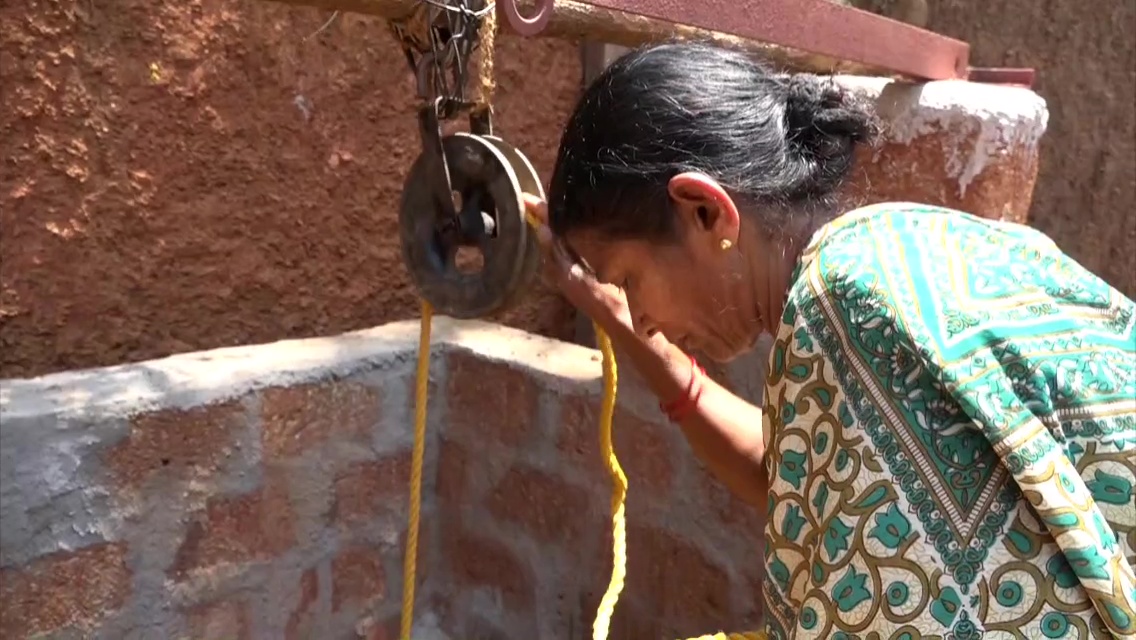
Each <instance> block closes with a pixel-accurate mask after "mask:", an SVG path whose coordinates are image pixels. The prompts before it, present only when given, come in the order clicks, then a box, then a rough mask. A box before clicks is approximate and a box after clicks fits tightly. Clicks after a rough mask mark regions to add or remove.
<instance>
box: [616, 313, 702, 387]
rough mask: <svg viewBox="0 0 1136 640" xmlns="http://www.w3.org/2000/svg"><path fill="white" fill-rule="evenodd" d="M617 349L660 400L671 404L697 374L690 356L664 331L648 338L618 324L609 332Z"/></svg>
mask: <svg viewBox="0 0 1136 640" xmlns="http://www.w3.org/2000/svg"><path fill="white" fill-rule="evenodd" d="M608 337H610V338H611V341H612V343H613V344H614V346H615V348H616V350H617V351H619V352H621V353H622V354H624V355H625V356H626V357H627V358H628V359H629V360H630V361H631V363H632V364H633V365H634V366H635V369H636V370H637V371H638V372H639V375H641V376H642V377H643V379H644V381H645V382H646V383H647V386H648V387H650V389H651V391H653V392H654V394H655V396H656V397H657V398H658V399H659V401H660V402H662V403H671V402H674V401H675V400H677V399H679V398H681V397H682V396H683V395H684V394H686V393H687V390H688V388H689V387H690V382H691V377H692V376H694V375H696V374H697V372H696V371H694V370H693V369H694V366H693V364H692V361H691V357H690V356H688V355H687V354H686V353H684V352H683V350H682V349H679V348H678V347H677V346H675V345H674V344H673V343H671V342H670V341H669V340H667V339H666V338H665V337H664V336H663V334H661V333H656V334H655V335H654V336H652V337H650V338H644V337H643V336H641V335H639V334H637V333H635V331H634V329H632V328H631V327H628V326H626V325H623V324H620V325H617V326H616V327H613V328H612V330H610V331H608Z"/></svg>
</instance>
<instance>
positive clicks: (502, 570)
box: [443, 527, 533, 611]
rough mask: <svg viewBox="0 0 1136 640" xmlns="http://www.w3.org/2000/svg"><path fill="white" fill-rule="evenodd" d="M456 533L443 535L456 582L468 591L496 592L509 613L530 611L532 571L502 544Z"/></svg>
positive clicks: (480, 537)
mask: <svg viewBox="0 0 1136 640" xmlns="http://www.w3.org/2000/svg"><path fill="white" fill-rule="evenodd" d="M454 529H455V527H449V528H446V529H444V531H443V534H444V539H445V546H444V549H445V554H446V556H447V558H448V559H449V563H450V571H451V575H452V576H453V579H454V581H455V582H456V583H457V584H458V585H459V586H462V587H466V588H472V587H478V586H483V587H488V588H491V589H496V590H497V591H499V592H500V593H501V598H502V601H503V602H504V604H505V606H506V607H508V608H509V609H512V610H514V611H531V610H532V607H533V583H532V575H531V572H530V570H529V567H527V566H526V565H525V564H524V563H523V562H522V561H521V560H520V559H519V558H517V556H516V554H514V552H513V551H512V550H511V549H509V548H508V547H506V546H505V545H504V544H503V543H501V542H500V541H497V540H492V539H489V538H485V537H482V536H479V535H476V534H473V533H471V532H469V531H464V530H458V531H454Z"/></svg>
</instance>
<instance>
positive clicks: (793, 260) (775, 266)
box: [746, 231, 808, 336]
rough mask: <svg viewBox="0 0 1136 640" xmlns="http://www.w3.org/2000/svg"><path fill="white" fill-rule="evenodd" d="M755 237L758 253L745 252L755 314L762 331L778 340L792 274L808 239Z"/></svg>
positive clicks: (795, 236)
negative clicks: (776, 336)
mask: <svg viewBox="0 0 1136 640" xmlns="http://www.w3.org/2000/svg"><path fill="white" fill-rule="evenodd" d="M754 233H755V235H757V236H758V237H757V238H755V239H754V240H753V242H752V243H751V244H750V246H753V247H754V248H755V249H756V250H755V251H748V252H746V259H747V262H748V268H749V272H750V281H751V282H752V283H753V285H754V287H753V303H754V305H755V309H754V311H753V313H754V314H755V317H757V318H758V321H759V322H760V323H761V328H762V329H763V330H764V331H767V332H769V334H770V335H774V336H775V335H777V329H778V327H779V326H780V324H781V316H782V315H783V314H784V312H785V302H786V300H787V298H788V295H789V287H790V286H791V285H792V284H793V283H792V278H793V271H794V270H796V268H797V261H798V260H799V259H800V257H801V252H802V251H803V250H804V248H805V245H806V244H807V242H808V239H807V238H803V239H802V238H799V237H797V236H799V235H803V234H794V235H792V236H790V235H788V234H785V235H782V234H776V235H770V234H767V233H762V232H758V231H755V232H754Z"/></svg>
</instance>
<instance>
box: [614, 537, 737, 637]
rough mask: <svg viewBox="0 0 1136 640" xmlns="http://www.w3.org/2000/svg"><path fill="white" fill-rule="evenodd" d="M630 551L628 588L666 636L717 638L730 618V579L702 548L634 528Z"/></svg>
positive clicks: (681, 540)
mask: <svg viewBox="0 0 1136 640" xmlns="http://www.w3.org/2000/svg"><path fill="white" fill-rule="evenodd" d="M757 535H759V534H758V533H756V532H755V533H754V536H757ZM627 548H628V549H631V550H634V551H633V552H632V553H629V555H628V563H627V587H626V588H627V590H628V591H629V592H630V593H633V594H635V595H636V597H638V598H641V599H642V602H643V604H644V606H645V607H646V610H647V611H651V612H653V613H654V614H655V615H656V616H657V618H658V620H659V622H660V624H662V631H663V632H665V633H666V634H668V635H669V636H671V637H674V636H676V635H677V636H678V637H686V636H688V635H696V634H700V633H713V632H717V631H720V630H721V629H720V628H719V627H720V626H721V625H722V624H723V623H724V622H723V621H726V620H729V619H730V614H731V606H730V591H731V585H730V582H729V576H728V574H727V573H726V572H725V571H724V570H723V569H722V568H721V567H718V566H716V565H715V564H714V563H713V562H711V561H710V559H709V558H707V557H706V555H705V554H704V553H703V552H702V551H701V550H699V549H698V547H697V546H696V545H694V544H692V543H691V542H689V541H686V540H683V539H680V538H678V537H677V536H675V535H673V534H671V533H669V532H667V531H664V530H662V529H654V528H647V527H637V526H634V525H631V526H629V527H628V531H627ZM609 554H610V552H609ZM609 557H610V556H609Z"/></svg>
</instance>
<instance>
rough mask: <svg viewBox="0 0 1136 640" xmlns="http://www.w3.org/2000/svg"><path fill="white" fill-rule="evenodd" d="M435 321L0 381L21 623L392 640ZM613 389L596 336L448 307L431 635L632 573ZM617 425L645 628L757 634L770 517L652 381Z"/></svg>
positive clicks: (523, 627) (526, 630)
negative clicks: (694, 446)
mask: <svg viewBox="0 0 1136 640" xmlns="http://www.w3.org/2000/svg"><path fill="white" fill-rule="evenodd" d="M418 328H419V326H418V323H417V322H400V323H394V324H391V325H386V326H383V327H377V328H374V329H369V330H366V331H358V332H353V333H349V334H344V335H341V336H334V337H329V338H315V339H310V340H291V341H283V342H277V343H273V344H265V345H258V346H248V347H239V348H232V349H220V350H216V351H210V352H203V353H191V354H184V355H178V356H173V357H170V358H164V359H162V360H155V361H151V362H142V363H137V364H130V365H123V366H117V367H109V368H106V369H93V370H87V371H77V372H69V373H62V374H56V375H50V376H45V377H41V378H35V379H28V380H4V381H0V412H2V414H3V421H2V423H0V608H2V611H0V613H2V614H3V615H2V616H0V635H3V636H4V637H8V636H11V637H29V636H37V635H40V634H47V635H52V636H53V637H70V636H69V635H68V634H70V635H82V636H83V637H92V638H107V639H108V640H109V639H117V638H123V637H132V635H134V634H138V633H142V632H143V630H145V632H146V633H153V634H157V635H160V636H161V637H171V638H177V637H193V638H199V637H225V638H234V639H244V638H264V637H271V638H296V639H303V638H316V637H320V638H323V637H327V638H332V637H373V638H379V637H386V636H384V635H383V634H386V633H390V632H391V630H393V629H394V628H395V627H396V626H397V622H398V609H399V599H400V591H401V584H402V576H401V566H402V565H401V556H402V549H403V545H404V541H405V522H406V514H407V501H406V500H407V481H408V476H409V462H410V445H411V439H412V437H411V433H412V428H411V427H412V420H413V378H414V368H415V364H416V357H415V356H416V351H417V347H418ZM600 380H601V363H600V356H599V353H598V352H596V351H594V350H591V349H586V348H583V347H579V346H575V345H570V344H566V343H561V342H557V341H554V340H549V339H546V338H542V337H538V336H534V335H530V334H526V333H524V332H521V331H517V330H513V329H507V328H504V327H500V326H497V325H493V324H488V323H483V322H459V321H454V320H451V319H448V318H437V319H436V321H435V324H434V341H433V345H432V356H431V371H430V405H429V412H428V417H429V424H428V429H427V431H428V442H427V457H426V461H425V469H424V473H423V509H424V511H423V524H422V526H423V529H422V532H421V538H420V557H419V576H421V582H420V584H419V594H420V595H419V603H420V605H419V607H418V612H419V622H420V624H421V625H424V626H420V627H419V630H420V631H421V632H422V634H424V635H421V636H416V637H433V638H446V637H452V638H467V637H475V636H476V637H482V636H486V635H488V636H491V637H510V638H511V637H542V638H543V637H550V638H551V637H566V635H567V634H569V633H573V632H574V631H571V630H573V629H586V628H588V627H589V626H590V623H591V618H592V616H593V615H594V611H595V606H596V604H598V599H599V596H600V595H601V594H602V591H603V586H604V585H606V581H607V577H608V574H609V571H610V566H609V564H608V562H609V561H608V560H607V559H606V558H607V556H606V555H605V554H606V545H607V544H608V542H607V540H606V536H607V535H608V534H607V531H608V527H609V522H608V515H607V508H608V507H607V505H608V499H609V491H610V485H609V483H608V479H607V476H606V473H605V470H604V468H603V464H602V461H601V459H600V455H599V444H598V435H597V433H596V415H597V412H598V401H599V393H600V386H601V385H600ZM615 439H616V447H617V450H618V451H619V452H620V455H621V460H622V463H623V465H624V468H625V470H626V472H627V474H628V476H629V478H630V482H631V486H632V495H633V496H634V497H633V499H632V501H631V503H630V505H629V518H630V528H629V545H630V546H631V547H632V548H633V549H635V550H636V551H635V553H634V554H633V557H632V560H631V563H632V564H631V566H630V567H629V578H628V588H627V591H626V592H625V595H624V597H623V600H622V601H621V604H620V607H621V612H622V613H621V615H622V616H624V617H625V619H626V620H627V622H626V623H624V624H626V625H627V626H628V629H629V630H633V631H634V636H635V637H686V636H691V635H698V634H701V633H704V632H711V631H717V630H719V629H722V628H727V629H740V628H746V627H747V626H749V625H752V623H753V622H754V620H755V617H756V615H757V611H756V606H757V602H758V597H757V588H758V584H759V580H760V576H761V569H760V538H759V536H758V535H757V533H756V532H758V531H760V529H761V520H760V513H759V510H757V509H753V508H751V507H748V506H745V505H742V504H740V503H738V502H737V501H736V500H734V499H733V498H732V497H731V496H729V494H728V493H726V492H725V490H724V489H722V488H721V487H719V486H718V485H717V484H716V483H715V482H713V481H712V480H711V479H710V478H709V477H708V476H707V475H706V473H705V472H704V471H703V470H702V468H701V466H700V465H699V464H698V463H697V462H696V461H695V460H694V459H693V458H692V457H691V456H690V453H689V451H688V450H687V448H686V444H685V441H684V440H683V438H682V435H681V433H679V432H678V430H677V429H675V428H673V426H672V425H669V424H664V423H662V421H660V420H659V415H658V409H657V407H656V406H655V403H654V402H653V400H651V398H650V395H649V394H647V393H645V392H644V390H643V389H642V388H641V387H639V386H638V385H637V382H636V380H635V378H634V376H631V375H625V376H623V379H622V380H621V384H620V403H619V407H618V410H617V416H616V433H615ZM659 570H665V571H667V572H668V573H671V574H673V575H676V576H678V575H682V579H683V580H684V583H685V585H686V586H684V589H683V590H682V592H681V593H679V592H672V591H670V590H666V589H662V590H660V589H659V588H658V584H657V581H656V580H655V578H654V576H655V575H656V573H657V572H658V571H659ZM688 597H694V598H695V599H696V600H697V601H698V602H703V603H710V605H709V606H708V607H707V606H701V607H693V608H692V607H689V606H688V605H687V604H686V600H687V598H688ZM357 633H358V634H362V635H361V636H357V635H356V634H357Z"/></svg>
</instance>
